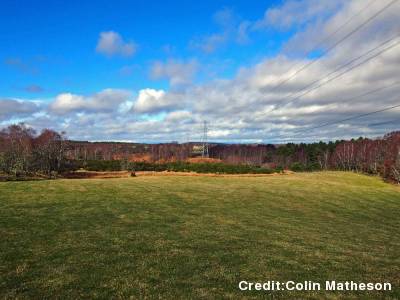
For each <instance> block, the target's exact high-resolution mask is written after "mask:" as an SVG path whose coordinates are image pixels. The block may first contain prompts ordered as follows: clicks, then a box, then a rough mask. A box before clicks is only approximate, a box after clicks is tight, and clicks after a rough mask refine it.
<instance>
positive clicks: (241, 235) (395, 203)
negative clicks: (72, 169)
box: [0, 172, 400, 299]
mask: <svg viewBox="0 0 400 300" xmlns="http://www.w3.org/2000/svg"><path fill="white" fill-rule="evenodd" d="M0 236H1V240H0V298H15V297H18V298H75V299H76V298H82V297H85V298H111V297H114V298H115V297H116V298H128V297H132V298H150V299H152V298H164V299H165V298H167V299H170V298H175V299H189V298H204V299H210V298H211V299H213V298H217V299H220V298H233V299H237V298H266V297H268V296H269V294H268V293H267V292H263V291H258V292H257V291H255V292H243V291H240V290H239V289H238V283H239V281H240V280H247V281H258V282H263V281H267V280H280V281H285V280H294V281H304V280H312V281H317V282H321V283H322V282H324V281H325V280H337V281H346V280H353V281H361V282H387V281H388V282H391V283H392V286H393V288H394V290H392V291H391V292H374V293H371V292H370V293H367V292H358V293H357V292H342V293H341V292H289V291H282V292H274V295H276V296H277V297H278V298H282V299H287V298H291V297H292V298H315V299H318V298H321V297H328V298H332V299H335V298H342V297H345V298H346V299H351V298H360V299H366V298H371V299H372V298H374V299H376V298H383V297H386V298H391V299H398V298H400V254H399V253H400V188H398V187H397V186H394V185H389V184H386V183H383V182H382V181H381V180H380V179H378V178H374V177H367V176H363V175H357V174H352V173H339V172H326V173H303V174H293V175H281V176H271V177H253V178H251V177H247V178H246V177H243V178H237V177H236V178H229V177H221V178H220V177H179V176H176V177H175V176H164V177H158V176H153V177H136V178H126V179H107V180H98V179H92V180H90V179H89V180H85V179H82V180H54V181H36V182H8V183H0Z"/></svg>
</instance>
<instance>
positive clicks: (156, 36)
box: [0, 0, 400, 143]
mask: <svg viewBox="0 0 400 300" xmlns="http://www.w3.org/2000/svg"><path fill="white" fill-rule="evenodd" d="M399 19H400V0H398V1H396V0H337V1H329V0H288V1H250V2H249V1H244V0H237V1H225V0H220V1H211V0H210V1H159V2H155V1H150V2H149V1H118V0H117V1H31V0H27V1H16V0H13V1H11V0H3V1H1V4H0V49H1V51H0V70H1V71H0V127H5V126H7V125H9V124H11V123H17V122H24V123H26V124H28V125H29V126H32V127H34V128H36V129H37V130H41V129H43V128H52V129H56V130H59V131H65V132H66V133H67V136H68V137H69V138H72V139H79V140H115V141H137V142H163V141H173V140H174V141H180V142H185V141H189V140H190V141H195V140H200V139H201V135H202V123H203V121H207V122H208V123H209V133H208V134H209V138H210V140H212V141H221V142H237V143H247V142H265V143H279V142H288V141H293V142H299V141H305V142H310V141H316V140H330V139H342V138H351V137H358V136H369V137H375V136H379V135H382V134H384V133H387V132H390V131H394V130H398V129H399V127H400V108H393V109H388V110H385V111H382V112H380V113H375V114H371V115H367V116H364V117H360V118H351V117H353V116H358V115H362V114H369V113H370V112H374V111H377V110H384V109H386V108H390V107H393V106H396V105H398V104H400V101H399V100H400V99H399V97H400V96H399V92H400V45H399V44H400V23H399ZM348 118H350V120H347V121H343V122H340V123H337V122H336V121H340V120H345V119H348ZM327 123H335V124H331V125H329V126H323V127H320V125H323V124H327ZM314 127H319V128H314ZM313 128H314V129H313Z"/></svg>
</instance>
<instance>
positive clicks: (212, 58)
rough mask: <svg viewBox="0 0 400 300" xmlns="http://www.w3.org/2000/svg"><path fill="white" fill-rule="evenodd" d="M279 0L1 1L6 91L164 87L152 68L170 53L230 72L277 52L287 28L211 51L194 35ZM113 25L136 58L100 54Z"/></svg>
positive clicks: (257, 13) (2, 89)
mask: <svg viewBox="0 0 400 300" xmlns="http://www.w3.org/2000/svg"><path fill="white" fill-rule="evenodd" d="M278 4H279V2H277V1H266V2H263V1H255V2H254V4H252V5H249V3H248V1H235V2H232V1H153V2H151V1H150V2H149V1H95V2H93V1H2V3H1V10H0V36H1V40H0V48H1V49H2V51H1V54H0V55H1V56H0V58H1V61H2V62H3V65H2V71H1V73H0V81H1V85H0V93H1V95H2V96H4V97H37V96H38V94H39V95H40V97H49V98H50V97H52V96H54V95H56V94H58V93H62V92H65V91H69V92H74V93H82V94H88V93H94V92H96V91H98V90H100V89H103V88H106V87H107V88H110V87H113V88H124V89H140V88H142V87H143V86H149V85H151V86H153V87H155V88H161V87H164V88H166V81H163V80H151V78H149V71H148V69H149V66H150V65H151V63H152V62H153V61H155V60H163V59H166V58H179V59H181V60H185V59H193V58H196V59H198V60H199V61H201V62H203V63H204V64H207V63H209V64H213V65H215V64H216V63H217V64H221V65H222V64H223V66H221V68H220V69H219V70H217V71H218V75H221V76H225V77H230V76H232V75H233V73H234V72H235V70H236V68H237V67H238V66H241V65H245V64H248V63H252V62H253V61H254V60H255V58H256V57H260V56H267V55H270V54H271V53H275V52H276V51H278V49H279V47H280V45H281V42H282V41H281V39H282V38H283V37H284V36H285V35H287V34H285V33H281V32H275V33H273V34H264V35H262V36H259V37H258V39H257V40H254V41H253V42H252V43H247V44H245V45H237V44H236V45H234V46H233V47H232V45H229V46H226V45H225V46H223V47H221V49H218V51H214V53H212V55H210V54H204V53H202V51H200V50H199V49H196V48H195V47H193V46H191V41H193V40H194V39H196V38H201V37H203V36H206V35H208V34H212V33H214V32H218V31H220V30H221V25H220V24H218V22H217V21H216V20H215V14H218V12H223V11H224V10H226V11H227V12H229V13H230V14H231V16H230V17H232V19H235V20H234V21H233V22H235V23H239V22H240V21H241V20H244V19H251V20H253V19H258V18H261V17H262V15H263V13H264V11H265V9H266V8H268V7H269V6H273V5H278ZM111 30H112V31H115V32H118V33H119V34H120V35H121V36H122V38H123V39H124V40H126V41H132V42H134V43H135V44H136V45H137V50H136V52H135V53H134V54H133V55H132V56H129V57H118V56H114V57H105V56H104V55H101V54H99V53H96V50H95V48H96V43H97V41H98V39H99V33H100V32H104V31H111ZM7 62H9V64H7ZM12 62H14V63H12ZM221 62H222V63H221ZM4 63H5V64H4ZM123 70H125V73H124V71H123ZM121 73H122V74H121ZM127 75H129V76H127ZM203 79H204V78H203ZM199 80H201V78H199ZM29 86H38V87H40V88H42V89H43V91H42V92H40V93H38V92H37V91H36V92H35V91H31V92H29V91H26V90H24V88H26V87H29ZM33 90H34V89H33Z"/></svg>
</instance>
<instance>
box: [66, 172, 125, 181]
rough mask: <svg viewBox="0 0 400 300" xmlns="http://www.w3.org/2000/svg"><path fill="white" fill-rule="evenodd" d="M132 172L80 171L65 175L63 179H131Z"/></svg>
mask: <svg viewBox="0 0 400 300" xmlns="http://www.w3.org/2000/svg"><path fill="white" fill-rule="evenodd" d="M130 176H131V172H128V171H115V172H92V171H79V172H71V173H67V174H64V175H63V178H68V179H84V178H93V179H101V178H126V177H130Z"/></svg>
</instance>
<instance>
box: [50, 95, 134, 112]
mask: <svg viewBox="0 0 400 300" xmlns="http://www.w3.org/2000/svg"><path fill="white" fill-rule="evenodd" d="M130 95H131V93H130V92H129V91H126V90H115V89H105V90H103V91H101V92H99V93H96V94H94V95H92V96H82V95H75V94H71V93H63V94H60V95H58V96H57V97H56V98H55V101H54V102H52V103H51V104H50V110H51V111H52V112H54V113H56V114H60V115H63V114H67V113H71V112H111V111H115V110H117V109H118V108H119V105H120V104H123V103H124V102H126V101H129V97H130Z"/></svg>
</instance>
